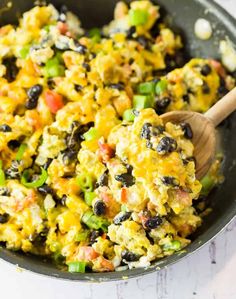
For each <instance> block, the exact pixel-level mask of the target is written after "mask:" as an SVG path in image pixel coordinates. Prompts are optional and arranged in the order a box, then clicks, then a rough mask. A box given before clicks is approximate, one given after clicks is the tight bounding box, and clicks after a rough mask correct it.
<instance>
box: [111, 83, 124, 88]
mask: <svg viewBox="0 0 236 299" xmlns="http://www.w3.org/2000/svg"><path fill="white" fill-rule="evenodd" d="M109 87H110V88H112V89H118V90H124V89H125V85H124V83H122V82H120V83H116V84H115V83H114V84H113V83H112V84H109Z"/></svg>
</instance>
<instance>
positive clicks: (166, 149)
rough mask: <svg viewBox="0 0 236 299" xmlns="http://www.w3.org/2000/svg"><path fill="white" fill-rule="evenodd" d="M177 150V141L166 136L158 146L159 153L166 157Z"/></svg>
mask: <svg viewBox="0 0 236 299" xmlns="http://www.w3.org/2000/svg"><path fill="white" fill-rule="evenodd" d="M176 149H177V142H176V141H175V139H173V138H171V137H168V136H165V137H163V138H162V139H161V140H160V141H159V143H158V145H157V148H156V150H157V152H158V154H160V155H165V154H167V153H171V152H173V151H175V150H176Z"/></svg>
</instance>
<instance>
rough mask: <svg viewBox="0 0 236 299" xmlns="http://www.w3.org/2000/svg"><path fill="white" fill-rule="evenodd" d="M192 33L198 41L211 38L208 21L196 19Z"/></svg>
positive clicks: (210, 28)
mask: <svg viewBox="0 0 236 299" xmlns="http://www.w3.org/2000/svg"><path fill="white" fill-rule="evenodd" d="M194 32H195V34H196V36H197V37H198V38H199V39H202V40H207V39H209V38H210V37H211V36H212V27H211V24H210V22H209V21H208V20H206V19H203V18H200V19H197V21H196V23H195V26H194Z"/></svg>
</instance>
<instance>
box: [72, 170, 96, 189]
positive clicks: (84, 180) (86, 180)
mask: <svg viewBox="0 0 236 299" xmlns="http://www.w3.org/2000/svg"><path fill="white" fill-rule="evenodd" d="M76 182H77V184H78V185H79V186H80V189H81V190H82V191H84V192H91V191H93V180H92V178H91V176H90V175H89V174H88V173H84V174H81V175H79V176H77V178H76Z"/></svg>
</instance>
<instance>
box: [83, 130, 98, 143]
mask: <svg viewBox="0 0 236 299" xmlns="http://www.w3.org/2000/svg"><path fill="white" fill-rule="evenodd" d="M83 136H84V139H85V140H86V141H91V140H94V139H96V138H98V137H99V134H98V130H97V129H95V128H90V129H89V130H88V131H87V132H86V133H84V135H83Z"/></svg>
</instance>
